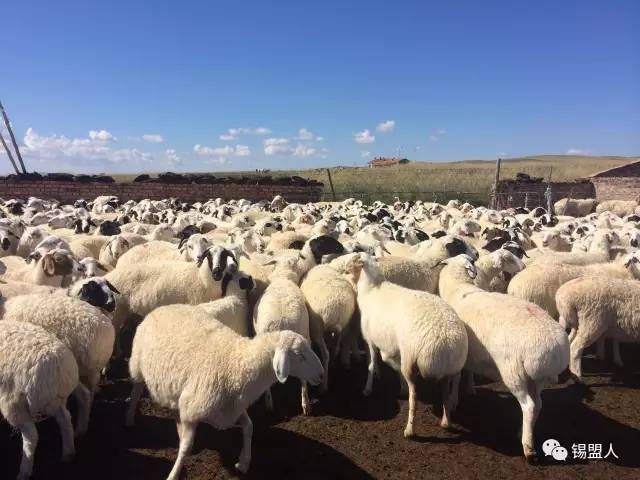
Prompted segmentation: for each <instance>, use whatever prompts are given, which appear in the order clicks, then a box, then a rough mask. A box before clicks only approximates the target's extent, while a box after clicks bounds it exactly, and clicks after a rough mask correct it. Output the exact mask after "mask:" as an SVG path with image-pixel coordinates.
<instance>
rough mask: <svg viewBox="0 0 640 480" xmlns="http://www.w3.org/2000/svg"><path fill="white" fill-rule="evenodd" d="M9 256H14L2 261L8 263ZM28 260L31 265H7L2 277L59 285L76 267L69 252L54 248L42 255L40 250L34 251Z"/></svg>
mask: <svg viewBox="0 0 640 480" xmlns="http://www.w3.org/2000/svg"><path fill="white" fill-rule="evenodd" d="M9 258H16V257H5V258H4V259H3V261H4V262H6V263H7V264H8V263H9V260H8V259H9ZM29 260H30V261H31V262H32V263H33V265H29V264H26V263H25V264H23V265H22V266H19V267H18V268H11V267H9V268H8V270H7V271H6V272H5V273H4V274H3V276H2V278H3V279H4V280H12V281H22V282H28V283H33V284H36V285H48V286H51V287H61V286H62V284H63V282H64V280H65V277H68V276H70V275H71V274H72V273H74V269H78V265H77V262H75V260H74V259H73V257H72V256H71V254H70V253H69V252H68V251H66V250H59V249H56V250H52V251H51V252H48V253H45V254H44V255H41V254H40V252H34V253H33V254H31V255H30V259H29ZM12 263H13V262H12ZM7 266H9V265H7Z"/></svg>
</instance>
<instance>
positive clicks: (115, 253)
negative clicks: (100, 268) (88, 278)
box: [98, 235, 132, 269]
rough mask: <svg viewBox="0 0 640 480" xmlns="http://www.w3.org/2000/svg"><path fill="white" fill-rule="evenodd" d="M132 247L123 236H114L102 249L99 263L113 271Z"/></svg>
mask: <svg viewBox="0 0 640 480" xmlns="http://www.w3.org/2000/svg"><path fill="white" fill-rule="evenodd" d="M131 247H132V245H131V244H130V243H129V241H128V240H127V239H126V238H125V237H124V236H123V235H114V236H113V237H111V238H110V239H109V240H108V241H107V243H105V244H104V245H103V246H102V248H101V249H100V255H99V256H98V261H99V262H100V264H102V265H104V266H105V267H107V268H109V267H111V268H112V269H113V268H114V267H115V266H116V265H117V264H118V259H119V258H120V257H122V255H124V254H125V253H126V252H127V251H129V249H130V248H131Z"/></svg>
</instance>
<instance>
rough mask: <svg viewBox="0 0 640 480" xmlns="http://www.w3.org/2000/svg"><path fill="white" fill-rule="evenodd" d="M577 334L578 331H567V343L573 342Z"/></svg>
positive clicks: (573, 329)
mask: <svg viewBox="0 0 640 480" xmlns="http://www.w3.org/2000/svg"><path fill="white" fill-rule="evenodd" d="M577 333H578V330H577V329H576V328H572V329H571V330H570V331H569V343H571V342H573V339H574V338H576V334H577Z"/></svg>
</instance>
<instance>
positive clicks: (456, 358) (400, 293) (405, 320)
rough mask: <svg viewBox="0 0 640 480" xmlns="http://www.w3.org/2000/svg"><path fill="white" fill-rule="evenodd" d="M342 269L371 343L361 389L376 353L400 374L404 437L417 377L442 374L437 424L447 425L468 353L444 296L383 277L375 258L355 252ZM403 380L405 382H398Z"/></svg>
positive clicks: (369, 387) (370, 380)
mask: <svg viewBox="0 0 640 480" xmlns="http://www.w3.org/2000/svg"><path fill="white" fill-rule="evenodd" d="M346 269H347V271H348V272H349V274H350V275H351V277H352V278H351V280H352V282H353V284H354V285H355V286H356V291H357V295H358V306H359V308H360V312H361V326H362V335H363V337H364V339H365V341H366V342H367V345H368V347H369V373H368V376H367V383H366V385H365V388H364V391H363V394H364V395H365V396H368V395H369V394H371V390H372V387H373V376H374V374H375V373H376V371H377V355H378V352H380V354H381V357H382V360H383V361H384V362H385V363H387V364H389V365H390V366H391V367H393V368H394V369H395V370H396V371H398V372H400V373H401V374H402V377H403V379H404V380H405V381H406V384H407V385H408V390H409V415H408V419H407V426H406V428H405V430H404V436H405V437H406V438H409V437H412V436H413V435H414V434H415V427H414V419H415V402H416V389H415V382H416V380H417V378H418V374H420V376H422V377H423V378H427V377H429V378H434V379H436V380H442V382H441V388H442V392H443V400H444V401H443V404H444V412H443V415H442V421H441V426H443V427H445V428H447V427H448V426H449V410H450V409H451V408H452V407H453V405H452V403H451V402H452V399H453V396H452V395H451V392H452V391H455V388H451V382H452V381H453V384H455V383H456V382H457V381H459V373H460V371H461V369H462V367H463V365H464V363H465V359H466V356H467V333H466V331H465V329H464V325H463V323H462V322H461V321H460V319H459V318H458V316H457V315H456V313H455V312H454V311H453V309H452V308H451V307H449V306H448V305H447V304H446V303H445V302H444V301H442V300H441V299H440V298H438V297H437V296H435V295H432V294H430V293H427V292H418V291H415V290H410V289H408V288H404V287H401V286H399V285H395V284H393V283H391V282H389V281H386V280H385V278H384V276H383V274H382V270H381V269H380V267H379V266H378V265H377V263H376V261H375V259H374V258H373V257H371V256H369V255H367V254H363V253H358V254H355V255H353V257H352V258H351V259H350V260H349V261H348V263H347V265H346ZM402 385H404V383H403V384H402Z"/></svg>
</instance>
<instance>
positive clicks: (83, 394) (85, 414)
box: [73, 383, 91, 438]
mask: <svg viewBox="0 0 640 480" xmlns="http://www.w3.org/2000/svg"><path fill="white" fill-rule="evenodd" d="M73 396H74V397H76V400H77V401H78V419H77V422H78V424H77V425H76V432H75V435H76V438H78V437H81V436H82V435H84V434H85V433H87V430H88V428H89V414H90V413H91V392H90V391H89V389H88V388H87V387H85V386H84V385H83V384H82V383H78V386H77V387H76V389H75V390H74V391H73Z"/></svg>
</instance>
